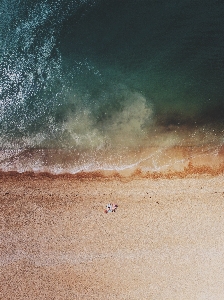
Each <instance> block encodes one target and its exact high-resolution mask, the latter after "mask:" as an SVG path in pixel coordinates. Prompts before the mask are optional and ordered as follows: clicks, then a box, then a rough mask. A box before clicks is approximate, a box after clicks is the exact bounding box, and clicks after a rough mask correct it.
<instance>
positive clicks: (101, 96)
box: [0, 0, 224, 169]
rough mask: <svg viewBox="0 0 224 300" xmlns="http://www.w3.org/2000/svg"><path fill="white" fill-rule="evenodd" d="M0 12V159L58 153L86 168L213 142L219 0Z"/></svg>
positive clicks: (51, 4)
mask: <svg viewBox="0 0 224 300" xmlns="http://www.w3.org/2000/svg"><path fill="white" fill-rule="evenodd" d="M0 13H1V20H0V55H1V58H0V130H1V131H0V143H1V144H0V146H1V149H2V151H3V152H4V153H6V152H7V151H8V152H7V153H9V152H10V151H12V152H13V151H14V152H15V151H17V152H18V151H24V150H27V149H36V148H40V149H43V148H44V149H46V148H51V149H64V150H65V151H73V153H84V154H83V155H84V156H85V159H83V161H85V162H86V161H88V157H89V160H92V158H93V157H94V160H95V161H96V160H97V155H98V154H99V153H101V152H103V153H105V151H106V152H107V151H112V150H114V151H115V152H116V153H117V154H116V155H118V156H119V155H121V156H122V157H123V156H125V154H124V153H125V149H127V150H128V151H132V150H133V151H135V150H136V149H137V150H138V149H140V148H141V149H142V148H146V147H148V146H159V147H160V146H161V147H164V146H166V147H167V146H173V145H207V144H214V143H215V144H217V145H219V146H220V145H222V144H223V141H224V138H223V130H224V126H223V118H224V22H223V16H224V3H223V1H208V0H204V1H192V0H181V1H175V0H171V1H164V0H162V1H156V0H154V1H153V0H147V1H143V0H139V1H129V0H127V1H120V0H119V1H117V0H113V1H111V0H108V1H103V0H102V1H97V0H95V1H90V0H89V1H87V0H86V1H66V0H64V1H63V0H57V1H53V0H52V1H50V0H44V1H22V0H21V1H15V0H4V1H3V0H2V1H1V5H0ZM14 152H13V153H14ZM17 152H16V153H17ZM88 155H89V156H88ZM8 157H10V154H7V157H6V156H5V154H4V155H3V158H4V169H7V168H9V166H10V164H11V163H9V162H8V165H7V166H6V167H5V159H6V158H8ZM18 161H19V159H18ZM18 161H17V163H18ZM120 162H122V158H121V159H120ZM2 164H3V163H2ZM38 164H39V162H38V161H37V162H36V165H37V169H38ZM58 165H59V167H60V165H61V163H60V162H59V163H58Z"/></svg>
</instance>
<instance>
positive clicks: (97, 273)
mask: <svg viewBox="0 0 224 300" xmlns="http://www.w3.org/2000/svg"><path fill="white" fill-rule="evenodd" d="M0 201H1V202H0V204H1V206H0V245H1V248H0V270H1V272H0V299H2V300H14V299H15V300H26V299H32V300H34V299H38V300H42V299H47V300H51V299H52V300H53V299H55V300H59V299H63V300H70V299H71V300H73V299H99V300H101V299H138V300H139V299H143V300H144V299H150V300H151V299H153V300H154V299H155V300H165V299H169V300H175V299H177V300H184V299H187V300H191V299H192V300H195V299H209V300H210V299H215V300H219V299H220V300H223V299H224V177H223V176H221V175H219V176H214V177H212V176H208V175H207V176H202V175H201V176H200V177H198V176H196V175H195V176H194V177H191V178H187V177H186V178H182V179H180V178H176V179H175V178H174V179H157V180H155V179H150V178H148V179H147V178H134V179H132V180H129V179H119V178H114V179H106V178H105V179H103V178H98V179H92V178H91V177H90V178H84V179H77V178H75V177H72V176H67V177H66V176H64V177H63V176H59V177H54V176H47V175H46V174H45V175H42V176H41V175H39V176H31V175H30V174H28V175H18V174H17V175H16V174H15V175H6V174H5V175H4V174H1V176H0ZM109 202H115V203H117V204H118V205H119V207H118V209H117V212H116V213H108V214H105V213H104V208H105V205H106V204H107V203H109Z"/></svg>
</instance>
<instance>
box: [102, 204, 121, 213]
mask: <svg viewBox="0 0 224 300" xmlns="http://www.w3.org/2000/svg"><path fill="white" fill-rule="evenodd" d="M117 207H118V205H117V204H114V203H113V204H111V203H109V204H107V205H106V209H105V213H108V212H115V211H116V209H117Z"/></svg>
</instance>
